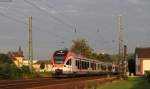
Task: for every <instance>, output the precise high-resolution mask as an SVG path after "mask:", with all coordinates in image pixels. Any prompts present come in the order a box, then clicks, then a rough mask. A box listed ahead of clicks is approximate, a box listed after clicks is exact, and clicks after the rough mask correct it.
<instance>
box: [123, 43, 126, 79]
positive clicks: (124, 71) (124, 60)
mask: <svg viewBox="0 0 150 89" xmlns="http://www.w3.org/2000/svg"><path fill="white" fill-rule="evenodd" d="M123 77H124V79H126V78H127V46H126V45H124V55H123Z"/></svg>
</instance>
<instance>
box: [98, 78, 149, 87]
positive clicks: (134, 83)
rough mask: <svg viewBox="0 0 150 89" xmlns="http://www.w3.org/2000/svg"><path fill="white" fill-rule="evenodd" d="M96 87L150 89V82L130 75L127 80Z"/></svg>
mask: <svg viewBox="0 0 150 89" xmlns="http://www.w3.org/2000/svg"><path fill="white" fill-rule="evenodd" d="M97 89H150V83H148V82H147V81H145V80H144V79H143V78H137V77H130V78H128V80H122V81H113V82H112V83H107V84H104V85H99V86H98V88H97Z"/></svg>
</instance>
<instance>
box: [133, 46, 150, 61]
mask: <svg viewBox="0 0 150 89" xmlns="http://www.w3.org/2000/svg"><path fill="white" fill-rule="evenodd" d="M135 54H137V55H138V58H150V47H146V48H136V49H135Z"/></svg>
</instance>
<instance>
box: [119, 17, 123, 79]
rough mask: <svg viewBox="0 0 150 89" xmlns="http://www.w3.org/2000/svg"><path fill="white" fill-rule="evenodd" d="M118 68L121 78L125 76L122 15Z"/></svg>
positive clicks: (120, 20) (120, 19) (120, 18)
mask: <svg viewBox="0 0 150 89" xmlns="http://www.w3.org/2000/svg"><path fill="white" fill-rule="evenodd" d="M118 66H119V76H120V78H122V77H123V76H122V75H123V24H122V15H120V16H118Z"/></svg>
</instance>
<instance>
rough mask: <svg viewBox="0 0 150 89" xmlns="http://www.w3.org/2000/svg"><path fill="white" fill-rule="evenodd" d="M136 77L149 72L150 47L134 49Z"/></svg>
mask: <svg viewBox="0 0 150 89" xmlns="http://www.w3.org/2000/svg"><path fill="white" fill-rule="evenodd" d="M135 63H136V75H144V73H145V71H150V47H145V48H136V49H135Z"/></svg>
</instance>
